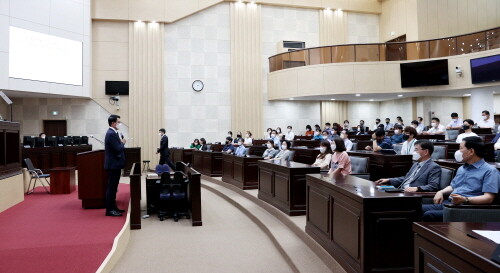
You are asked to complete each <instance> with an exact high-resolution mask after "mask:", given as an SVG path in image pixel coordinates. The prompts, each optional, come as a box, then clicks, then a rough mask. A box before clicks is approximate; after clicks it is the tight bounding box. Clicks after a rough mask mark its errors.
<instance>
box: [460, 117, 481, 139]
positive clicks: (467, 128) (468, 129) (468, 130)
mask: <svg viewBox="0 0 500 273" xmlns="http://www.w3.org/2000/svg"><path fill="white" fill-rule="evenodd" d="M472 125H474V121H472V120H471V119H466V120H464V122H463V125H462V129H463V130H464V133H461V134H460V135H458V136H457V140H456V142H457V143H460V142H462V139H464V138H466V137H470V136H477V134H476V133H474V132H472Z"/></svg>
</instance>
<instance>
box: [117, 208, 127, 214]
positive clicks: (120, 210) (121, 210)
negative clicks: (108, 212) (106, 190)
mask: <svg viewBox="0 0 500 273" xmlns="http://www.w3.org/2000/svg"><path fill="white" fill-rule="evenodd" d="M115 211H118V212H119V213H124V212H125V210H124V209H119V208H118V207H116V208H115Z"/></svg>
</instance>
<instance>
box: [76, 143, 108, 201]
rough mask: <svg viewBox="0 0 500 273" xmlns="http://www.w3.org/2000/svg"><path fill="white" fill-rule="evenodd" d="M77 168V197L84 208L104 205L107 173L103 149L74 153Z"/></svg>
mask: <svg viewBox="0 0 500 273" xmlns="http://www.w3.org/2000/svg"><path fill="white" fill-rule="evenodd" d="M76 166H77V170H78V199H80V200H82V207H83V208H84V209H98V208H104V207H105V199H106V184H107V183H108V174H107V173H106V170H104V150H95V151H89V152H83V153H79V154H77V155H76Z"/></svg>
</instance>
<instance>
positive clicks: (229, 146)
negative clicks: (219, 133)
mask: <svg viewBox="0 0 500 273" xmlns="http://www.w3.org/2000/svg"><path fill="white" fill-rule="evenodd" d="M234 150H235V149H234V145H233V139H232V138H230V137H226V144H225V145H224V147H223V148H222V152H223V153H227V154H234Z"/></svg>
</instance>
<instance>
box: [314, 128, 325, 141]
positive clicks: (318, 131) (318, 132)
mask: <svg viewBox="0 0 500 273" xmlns="http://www.w3.org/2000/svg"><path fill="white" fill-rule="evenodd" d="M313 140H323V135H322V134H321V129H319V128H318V129H316V131H314V136H313Z"/></svg>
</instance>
